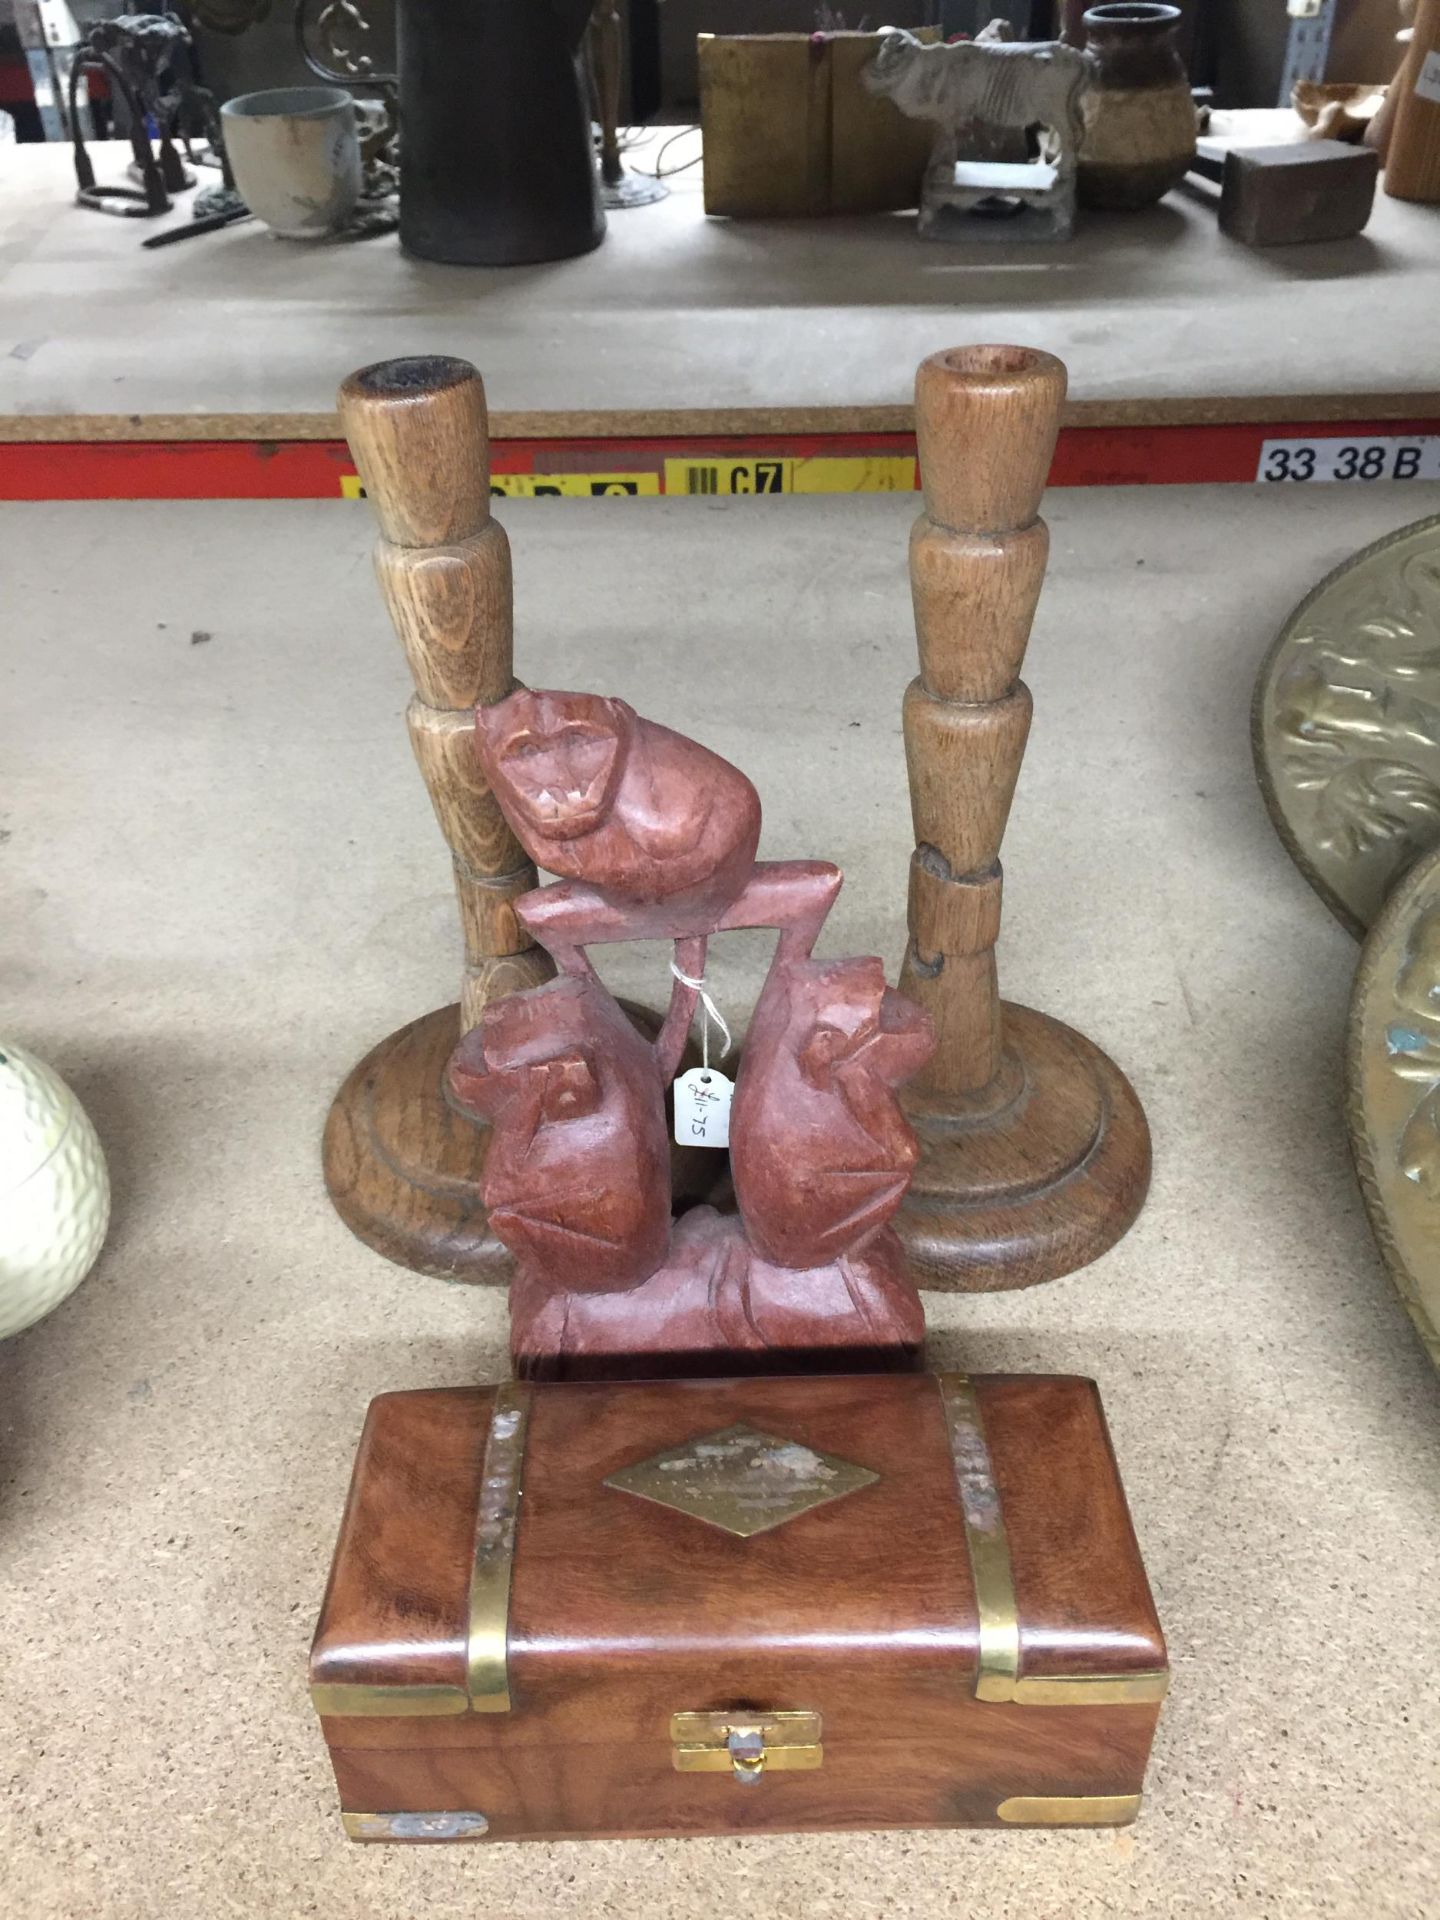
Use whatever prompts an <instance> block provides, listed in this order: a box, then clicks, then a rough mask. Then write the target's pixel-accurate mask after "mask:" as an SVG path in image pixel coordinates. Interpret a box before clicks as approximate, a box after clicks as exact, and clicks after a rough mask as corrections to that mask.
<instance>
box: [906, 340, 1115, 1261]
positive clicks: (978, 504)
mask: <svg viewBox="0 0 1440 1920" xmlns="http://www.w3.org/2000/svg"><path fill="white" fill-rule="evenodd" d="M1064 398H1065V369H1064V367H1063V366H1062V365H1061V363H1060V362H1059V361H1058V360H1056V359H1055V358H1054V357H1053V356H1052V355H1050V354H1047V353H1035V352H1032V351H1030V350H1028V349H1025V348H1020V347H962V348H957V349H954V350H952V351H949V352H946V353H938V354H935V355H933V356H932V357H931V358H930V359H928V360H926V361H925V362H924V363H923V364H922V365H921V367H920V370H919V373H918V374H917V376H916V382H915V416H916V434H917V438H918V444H919V455H920V473H921V481H922V485H923V487H924V493H925V510H924V512H923V513H922V514H921V516H920V518H919V519H918V520H917V521H916V523H915V528H914V531H913V533H912V535H911V539H910V584H911V589H912V593H913V597H914V603H915V629H916V634H917V637H918V640H919V648H920V674H919V678H918V679H916V680H914V681H912V683H911V685H910V686H909V688H908V689H907V690H906V694H905V701H904V731H905V756H906V761H907V764H908V768H909V775H910V803H911V811H912V814H913V817H914V822H915V840H916V847H915V852H914V855H913V856H912V859H911V863H910V901H909V915H908V920H909V942H908V944H907V947H906V951H905V961H904V965H903V967H902V969H901V974H900V989H901V991H902V992H903V993H905V994H908V995H909V996H910V998H911V999H912V1000H915V1001H917V1002H918V1003H919V1005H920V1006H922V1007H924V1008H925V1010H926V1012H927V1013H929V1015H930V1017H931V1019H932V1020H933V1021H934V1023H935V1030H936V1033H937V1035H938V1039H939V1045H938V1047H937V1049H936V1052H935V1055H934V1058H933V1060H932V1061H931V1063H930V1065H929V1066H928V1067H926V1068H924V1069H923V1070H922V1071H921V1072H920V1073H919V1074H918V1075H917V1076H916V1078H915V1080H914V1081H913V1082H912V1083H911V1084H910V1086H909V1087H908V1088H907V1089H906V1091H905V1093H904V1094H903V1095H902V1100H903V1103H904V1106H905V1108H906V1110H907V1112H908V1113H909V1115H910V1118H911V1120H912V1122H913V1123H914V1126H915V1128H916V1131H917V1132H918V1133H919V1135H920V1138H921V1145H922V1153H921V1160H920V1165H919V1167H918V1169H917V1171H916V1173H915V1176H914V1179H913V1181H912V1184H911V1188H910V1193H909V1196H908V1198H907V1200H906V1202H905V1204H904V1206H903V1207H902V1209H901V1211H900V1214H899V1216H898V1218H897V1220H896V1225H897V1227H898V1228H899V1230H900V1235H901V1238H902V1239H903V1241H904V1243H905V1247H906V1251H907V1252H908V1254H909V1256H910V1260H911V1264H912V1267H913V1268H914V1270H915V1273H916V1276H917V1278H918V1279H919V1280H920V1283H921V1284H922V1285H924V1286H929V1287H946V1288H956V1289H959V1290H962V1291H965V1292H983V1291H989V1290H991V1289H997V1288H1004V1287H1024V1286H1031V1285H1033V1284H1034V1283H1035V1282H1037V1281H1040V1280H1053V1279H1056V1278H1057V1277H1058V1276H1059V1275H1060V1274H1062V1273H1069V1272H1072V1271H1073V1270H1074V1269H1075V1268H1076V1267H1083V1266H1085V1265H1086V1264H1087V1262H1089V1261H1091V1260H1094V1259H1095V1258H1096V1257H1097V1256H1098V1255H1099V1254H1101V1253H1103V1252H1104V1251H1105V1249H1106V1248H1107V1247H1109V1246H1111V1245H1112V1244H1113V1243H1114V1242H1115V1241H1116V1240H1118V1239H1119V1237H1120V1235H1121V1234H1122V1233H1124V1232H1125V1230H1126V1228H1127V1227H1128V1226H1129V1225H1130V1223H1131V1221H1132V1220H1133V1219H1134V1218H1135V1215H1136V1214H1137V1213H1138V1212H1139V1210H1140V1206H1141V1203H1142V1201H1143V1200H1144V1198H1145V1189H1146V1186H1147V1184H1148V1182H1149V1177H1150V1136H1149V1130H1148V1128H1147V1127H1146V1124H1145V1116H1144V1114H1143V1112H1142V1111H1141V1108H1140V1103H1139V1101H1138V1100H1137V1099H1136V1097H1135V1094H1134V1091H1133V1090H1132V1088H1131V1086H1130V1084H1129V1082H1128V1081H1127V1080H1126V1078H1125V1076H1124V1075H1123V1074H1122V1073H1121V1072H1120V1071H1119V1069H1118V1068H1117V1067H1116V1066H1115V1065H1114V1063H1113V1062H1112V1061H1110V1060H1109V1059H1107V1057H1106V1056H1105V1055H1104V1054H1103V1053H1101V1052H1100V1050H1099V1048H1097V1047H1095V1046H1093V1045H1092V1044H1091V1042H1090V1041H1088V1040H1087V1039H1085V1038H1084V1036H1083V1035H1081V1034H1078V1033H1076V1032H1074V1031H1073V1029H1071V1028H1070V1027H1066V1026H1063V1025H1062V1024H1061V1023H1060V1022H1059V1021H1058V1020H1052V1019H1050V1018H1049V1017H1048V1016H1047V1015H1045V1014H1041V1013H1035V1012H1033V1011H1031V1010H1030V1009H1029V1008H1028V1007H1018V1006H1012V1005H1010V1004H1008V1003H1007V1002H1004V1001H1002V1000H1001V999H1000V995H999V990H998V986H997V983H996V975H995V941H996V938H997V936H998V934H999V931H1000V891H1001V874H1000V859H999V854H1000V842H1001V839H1002V837H1003V835H1004V832H1005V822H1006V818H1007V817H1008V815H1009V812H1010V802H1011V799H1012V797H1013V795H1014V792H1015V782H1016V778H1017V776H1018V775H1019V772H1020V760H1021V756H1022V755H1023V753H1024V751H1025V737H1026V735H1027V733H1028V732H1029V728H1030V694H1029V691H1028V689H1027V688H1026V687H1025V685H1024V683H1023V681H1021V680H1020V678H1019V671H1020V664H1021V661H1022V659H1023V658H1024V653H1025V645H1026V642H1027V640H1028V639H1029V637H1030V624H1031V621H1032V619H1033V618H1034V614H1035V606H1036V602H1037V600H1038V599H1039V595H1040V587H1041V583H1042V581H1043V579H1044V574H1045V561H1046V555H1047V552H1048V549H1049V533H1048V531H1047V529H1046V526H1045V522H1044V521H1043V520H1041V519H1040V518H1039V517H1038V510H1039V505H1040V497H1041V494H1042V493H1043V492H1044V488H1045V480H1046V476H1047V474H1048V473H1049V470H1050V461H1051V457H1052V455H1053V453H1054V449H1055V436H1056V433H1057V432H1058V430H1059V424H1060V409H1061V406H1062V404H1063V402H1064Z"/></svg>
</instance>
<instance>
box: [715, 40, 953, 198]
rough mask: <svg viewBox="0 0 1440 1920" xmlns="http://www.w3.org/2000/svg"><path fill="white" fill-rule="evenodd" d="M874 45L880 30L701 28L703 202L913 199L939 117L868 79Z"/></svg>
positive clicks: (916, 193)
mask: <svg viewBox="0 0 1440 1920" xmlns="http://www.w3.org/2000/svg"><path fill="white" fill-rule="evenodd" d="M919 37H920V38H921V39H926V38H933V37H934V36H933V31H930V32H927V31H926V30H925V29H922V30H921V32H920V35H919ZM879 45H880V35H879V34H878V33H826V34H809V33H763V34H762V33H757V34H748V33H746V34H713V33H702V34H699V35H698V36H697V43H696V50H697V53H698V56H699V65H700V121H701V126H702V128H703V130H704V135H703V137H704V156H703V165H704V177H705V211H706V213H718V214H729V215H732V216H735V217H741V218H745V217H748V218H751V219H761V218H767V217H773V216H776V215H810V216H815V215H819V214H829V213H886V212H890V211H893V210H894V209H896V208H899V207H913V206H918V204H919V201H920V181H921V176H922V175H923V173H924V171H925V163H926V161H927V159H928V158H929V155H930V148H931V146H932V144H933V141H934V135H935V129H934V127H933V125H931V124H930V123H929V122H928V121H924V120H912V119H909V118H907V116H906V115H905V114H903V113H901V111H900V109H899V108H898V107H897V106H896V105H895V103H894V102H893V101H892V100H888V99H886V98H885V97H884V96H883V95H880V94H873V93H871V92H870V91H869V89H868V88H867V87H866V86H865V85H864V83H863V81H862V79H861V75H862V73H863V71H864V69H865V68H866V67H867V66H869V64H870V62H871V61H872V60H873V59H874V58H875V53H876V50H877V49H878V47H879Z"/></svg>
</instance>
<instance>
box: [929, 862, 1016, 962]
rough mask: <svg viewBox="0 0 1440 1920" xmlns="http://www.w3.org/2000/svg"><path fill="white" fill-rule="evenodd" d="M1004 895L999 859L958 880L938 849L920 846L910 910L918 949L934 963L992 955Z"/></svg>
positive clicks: (998, 932) (997, 933)
mask: <svg viewBox="0 0 1440 1920" xmlns="http://www.w3.org/2000/svg"><path fill="white" fill-rule="evenodd" d="M1001 892H1002V884H1001V874H1000V863H999V861H998V860H997V861H996V862H995V863H994V865H993V866H992V867H991V868H990V869H989V871H988V872H979V873H968V874H965V875H963V876H962V877H961V878H960V879H959V880H955V879H953V878H952V877H951V875H950V871H949V868H948V866H947V865H946V863H945V861H944V859H943V858H941V857H939V856H938V854H937V850H936V849H935V848H934V847H931V846H922V847H917V848H916V849H915V852H914V854H913V855H912V856H911V860H910V901H909V908H908V916H909V922H910V929H911V936H910V937H911V940H912V942H913V943H914V947H915V951H916V952H917V953H918V954H919V955H920V956H921V957H922V959H924V960H926V961H928V962H930V963H932V964H933V962H934V961H935V960H936V959H937V958H938V957H939V956H940V955H941V954H945V955H948V956H949V957H950V958H951V959H955V958H958V957H959V956H960V955H962V954H967V953H985V952H988V951H989V950H990V949H991V948H992V947H993V946H994V945H995V942H996V940H997V939H998V937H999V934H1000V899H1001Z"/></svg>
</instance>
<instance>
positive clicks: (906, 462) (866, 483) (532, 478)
mask: <svg viewBox="0 0 1440 1920" xmlns="http://www.w3.org/2000/svg"><path fill="white" fill-rule="evenodd" d="M914 490H915V460H914V456H913V455H911V454H869V455H841V456H837V457H835V458H831V457H829V456H824V455H819V456H816V457H815V458H814V459H805V458H796V457H791V456H790V455H788V454H776V455H775V456H774V457H773V458H772V457H770V456H769V455H766V454H754V455H750V456H748V457H747V458H745V459H738V458H732V457H731V456H730V455H729V454H724V455H714V456H706V455H704V454H689V455H682V456H681V458H679V459H677V460H667V461H666V462H665V487H664V491H665V492H666V493H690V494H717V495H720V494H744V493H913V492H914ZM490 491H491V493H492V494H495V495H498V496H499V497H501V498H502V499H508V500H533V499H542V500H543V499H561V500H590V499H604V498H606V497H607V496H615V497H619V498H621V499H624V498H626V497H629V496H638V495H651V496H653V495H655V494H658V493H659V492H660V491H661V487H660V476H659V474H658V473H654V472H651V473H496V474H492V475H491V477H490ZM340 492H341V494H342V495H343V496H344V498H345V499H347V500H363V499H364V498H365V489H364V488H363V487H362V486H361V484H360V476H359V474H358V473H345V474H342V475H341V476H340Z"/></svg>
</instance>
